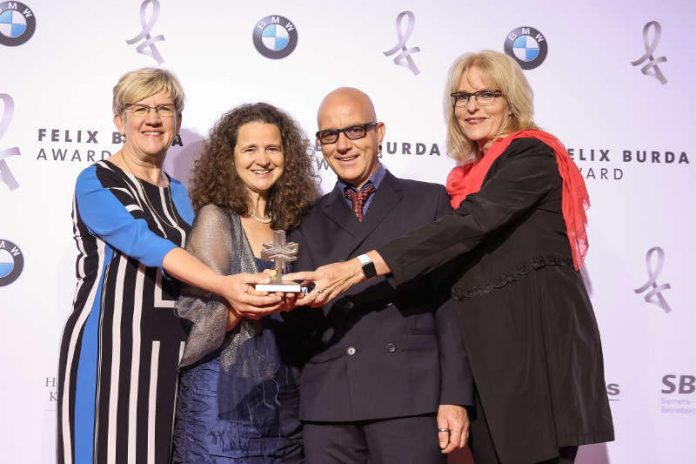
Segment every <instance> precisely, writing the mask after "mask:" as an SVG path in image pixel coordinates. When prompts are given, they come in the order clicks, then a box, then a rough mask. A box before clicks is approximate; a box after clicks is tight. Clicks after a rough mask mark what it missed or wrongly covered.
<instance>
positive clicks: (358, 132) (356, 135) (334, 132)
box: [316, 121, 378, 145]
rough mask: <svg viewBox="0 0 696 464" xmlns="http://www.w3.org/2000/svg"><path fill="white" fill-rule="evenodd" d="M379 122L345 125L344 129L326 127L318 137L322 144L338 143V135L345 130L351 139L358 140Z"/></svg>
mask: <svg viewBox="0 0 696 464" xmlns="http://www.w3.org/2000/svg"><path fill="white" fill-rule="evenodd" d="M377 124H378V123H377V122H374V121H373V122H368V123H367V124H355V125H354V126H348V127H344V128H343V129H324V130H320V131H319V132H317V134H316V135H317V139H319V142H321V144H322V145H325V144H331V143H336V142H337V141H338V136H339V135H340V134H341V132H343V133H344V134H345V135H346V137H348V138H349V139H350V140H357V139H361V138H363V137H365V135H367V131H368V130H370V129H372V128H373V127H375V126H376V125H377Z"/></svg>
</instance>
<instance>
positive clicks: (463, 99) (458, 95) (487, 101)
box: [450, 90, 503, 108]
mask: <svg viewBox="0 0 696 464" xmlns="http://www.w3.org/2000/svg"><path fill="white" fill-rule="evenodd" d="M502 94H503V92H501V91H500V90H479V91H478V92H474V93H469V92H453V93H451V94H450V97H452V106H454V107H455V108H463V107H465V106H466V104H467V103H469V99H470V98H471V97H474V99H475V100H476V103H478V104H479V105H480V106H488V105H492V104H493V102H494V101H495V98H496V97H500V96H501V95H502Z"/></svg>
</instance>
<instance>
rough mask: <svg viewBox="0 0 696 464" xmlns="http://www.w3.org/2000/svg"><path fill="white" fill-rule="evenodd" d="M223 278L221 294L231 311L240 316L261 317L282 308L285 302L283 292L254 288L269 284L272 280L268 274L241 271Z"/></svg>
mask: <svg viewBox="0 0 696 464" xmlns="http://www.w3.org/2000/svg"><path fill="white" fill-rule="evenodd" d="M221 279H222V281H221V283H220V287H219V288H220V290H221V296H222V297H224V298H225V300H227V303H228V304H229V305H230V307H231V311H230V312H232V311H233V312H235V313H237V315H238V316H239V317H248V318H250V319H260V318H262V317H264V316H267V315H268V314H271V313H273V312H275V311H278V310H280V309H282V308H283V306H284V304H285V303H284V300H283V298H282V294H278V293H271V294H269V293H266V292H257V291H256V290H255V289H254V285H256V284H267V283H269V282H270V281H271V278H270V276H269V275H268V274H264V273H260V274H246V273H239V274H234V275H228V276H221ZM230 317H231V316H228V325H229V323H230V322H231V321H230V320H229V318H230ZM232 322H234V321H232Z"/></svg>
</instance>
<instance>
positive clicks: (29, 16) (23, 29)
mask: <svg viewBox="0 0 696 464" xmlns="http://www.w3.org/2000/svg"><path fill="white" fill-rule="evenodd" d="M35 30H36V18H35V17H34V12H33V11H31V9H30V8H29V7H28V6H26V5H25V4H24V3H19V2H2V3H0V45H7V46H8V47H16V46H18V45H22V44H23V43H25V42H26V41H28V40H29V39H31V36H32V35H34V31H35Z"/></svg>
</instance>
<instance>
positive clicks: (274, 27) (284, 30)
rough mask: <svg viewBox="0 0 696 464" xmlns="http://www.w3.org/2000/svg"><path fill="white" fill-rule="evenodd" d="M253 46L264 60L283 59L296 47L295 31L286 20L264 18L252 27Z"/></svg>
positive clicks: (272, 17) (277, 17)
mask: <svg viewBox="0 0 696 464" xmlns="http://www.w3.org/2000/svg"><path fill="white" fill-rule="evenodd" d="M254 46H255V47H256V50H258V52H259V53H260V54H262V55H263V56H265V57H266V58H270V59H272V60H278V59H281V58H285V57H286V56H288V55H289V54H291V53H292V52H293V50H295V47H296V46H297V29H295V26H294V25H293V24H292V22H290V20H289V19H288V18H285V17H283V16H273V15H272V16H266V17H265V18H263V19H262V20H261V21H259V22H258V23H256V26H255V27H254Z"/></svg>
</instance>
